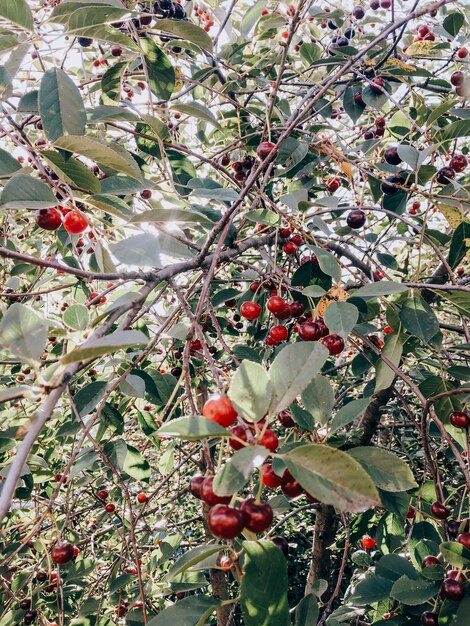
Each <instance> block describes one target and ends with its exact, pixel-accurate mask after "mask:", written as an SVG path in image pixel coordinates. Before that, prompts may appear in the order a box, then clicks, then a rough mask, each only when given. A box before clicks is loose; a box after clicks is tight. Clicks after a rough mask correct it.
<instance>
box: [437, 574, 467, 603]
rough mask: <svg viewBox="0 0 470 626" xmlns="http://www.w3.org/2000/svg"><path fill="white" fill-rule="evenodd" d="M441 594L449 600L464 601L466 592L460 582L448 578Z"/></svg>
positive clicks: (443, 584)
mask: <svg viewBox="0 0 470 626" xmlns="http://www.w3.org/2000/svg"><path fill="white" fill-rule="evenodd" d="M441 594H442V596H443V597H444V598H447V600H462V598H463V597H464V595H465V590H464V588H463V586H462V583H460V582H459V581H458V580H454V579H453V578H446V579H445V580H444V582H443V583H442V587H441Z"/></svg>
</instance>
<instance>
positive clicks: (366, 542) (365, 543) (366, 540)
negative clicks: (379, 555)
mask: <svg viewBox="0 0 470 626" xmlns="http://www.w3.org/2000/svg"><path fill="white" fill-rule="evenodd" d="M361 543H362V547H363V548H365V549H366V550H371V549H372V548H375V546H376V545H377V542H376V540H375V539H373V538H372V537H370V536H369V535H364V537H363V538H362V539H361Z"/></svg>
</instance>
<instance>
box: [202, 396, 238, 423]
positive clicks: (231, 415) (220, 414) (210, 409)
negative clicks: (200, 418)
mask: <svg viewBox="0 0 470 626" xmlns="http://www.w3.org/2000/svg"><path fill="white" fill-rule="evenodd" d="M202 414H203V415H204V417H207V419H209V420H212V421H213V422H216V423H217V424H220V425H221V426H223V427H224V428H227V427H228V426H231V425H232V424H233V422H234V421H235V420H236V419H237V412H236V411H235V409H234V408H233V405H232V403H231V401H230V398H229V397H228V396H221V395H215V396H213V397H212V398H209V400H207V402H206V403H205V404H204V406H203V408H202Z"/></svg>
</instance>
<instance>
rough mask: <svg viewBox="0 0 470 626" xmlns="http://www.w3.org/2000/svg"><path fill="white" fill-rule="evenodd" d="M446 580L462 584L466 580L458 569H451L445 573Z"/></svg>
mask: <svg viewBox="0 0 470 626" xmlns="http://www.w3.org/2000/svg"><path fill="white" fill-rule="evenodd" d="M447 578H452V579H453V580H457V581H458V582H459V583H464V582H465V581H466V580H467V577H466V576H465V574H464V573H463V572H462V571H461V570H459V569H451V570H449V571H448V572H447Z"/></svg>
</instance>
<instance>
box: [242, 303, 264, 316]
mask: <svg viewBox="0 0 470 626" xmlns="http://www.w3.org/2000/svg"><path fill="white" fill-rule="evenodd" d="M240 314H241V315H242V316H243V317H244V318H245V319H247V320H255V319H257V318H258V317H259V316H260V315H261V306H260V305H259V304H258V303H257V302H251V301H250V302H244V303H243V304H242V305H241V307H240Z"/></svg>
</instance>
